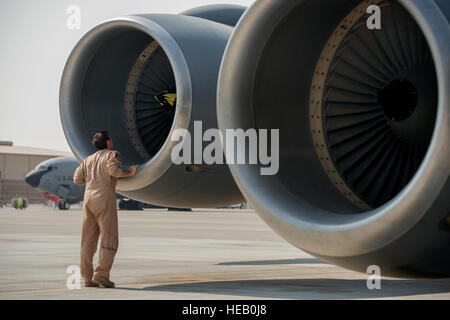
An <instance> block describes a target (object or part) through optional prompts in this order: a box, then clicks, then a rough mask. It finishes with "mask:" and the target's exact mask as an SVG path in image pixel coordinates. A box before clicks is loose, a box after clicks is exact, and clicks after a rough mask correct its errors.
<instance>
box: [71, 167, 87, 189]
mask: <svg viewBox="0 0 450 320" xmlns="http://www.w3.org/2000/svg"><path fill="white" fill-rule="evenodd" d="M73 182H74V183H75V184H76V185H77V186H81V185H83V184H85V183H86V173H85V170H84V161H83V162H82V163H81V164H80V165H79V166H78V168H77V169H76V170H75V173H74V174H73Z"/></svg>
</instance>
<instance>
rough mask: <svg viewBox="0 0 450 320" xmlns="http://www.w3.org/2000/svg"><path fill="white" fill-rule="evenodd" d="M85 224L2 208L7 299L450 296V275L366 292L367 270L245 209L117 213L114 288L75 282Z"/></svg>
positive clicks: (0, 239)
mask: <svg viewBox="0 0 450 320" xmlns="http://www.w3.org/2000/svg"><path fill="white" fill-rule="evenodd" d="M80 231H81V207H80V206H79V205H75V206H73V208H72V209H70V210H69V211H66V212H64V211H59V210H57V209H54V208H48V207H43V206H31V207H29V208H27V209H25V210H15V209H12V208H0V257H1V258H0V259H1V260H0V299H199V300H202V299H450V280H448V279H444V280H440V279H439V280H405V279H392V278H382V280H381V289H380V290H369V289H368V288H367V278H368V276H369V275H367V274H360V273H356V272H352V271H348V270H345V269H342V268H339V267H336V266H333V265H329V264H326V263H323V262H321V261H319V260H317V259H316V258H314V257H312V256H310V255H309V254H307V253H304V252H302V251H301V250H299V249H297V248H295V247H293V246H291V245H290V244H288V243H287V242H285V241H284V240H283V239H281V238H280V237H279V236H278V235H276V234H275V233H274V232H273V231H272V230H271V229H270V228H269V227H267V226H266V225H265V224H264V222H262V220H261V219H260V218H259V217H258V215H257V214H256V213H255V212H253V211H252V210H239V209H233V210H227V209H224V210H221V209H217V210H194V211H193V212H168V211H166V210H160V209H147V210H144V211H119V235H120V241H119V251H118V253H117V256H116V260H115V263H114V266H113V269H112V272H111V279H112V280H113V281H115V282H116V288H114V289H106V288H84V287H83V283H82V285H81V289H68V288H67V284H66V282H67V278H68V277H69V276H70V274H68V273H66V272H67V268H68V267H69V266H71V265H75V266H77V265H78V264H79V251H80ZM445 254H448V253H445ZM96 260H97V259H95V260H94V261H96Z"/></svg>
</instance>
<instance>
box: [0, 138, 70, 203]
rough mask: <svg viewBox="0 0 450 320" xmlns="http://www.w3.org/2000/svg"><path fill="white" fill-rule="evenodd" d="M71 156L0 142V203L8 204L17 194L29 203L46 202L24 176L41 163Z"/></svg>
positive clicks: (62, 152)
mask: <svg viewBox="0 0 450 320" xmlns="http://www.w3.org/2000/svg"><path fill="white" fill-rule="evenodd" d="M71 155H72V153H70V152H64V151H56V150H49V149H40V148H32V147H19V146H14V145H13V143H12V142H10V141H0V202H2V203H8V202H10V201H11V199H12V198H14V197H15V196H16V194H17V195H19V196H22V197H25V198H27V199H28V201H29V202H30V203H45V202H46V201H47V200H45V199H44V198H43V197H42V195H41V194H40V193H39V192H38V191H37V190H36V189H34V188H32V187H30V186H29V185H28V184H27V183H26V182H25V180H24V179H25V176H26V175H27V173H28V172H30V171H31V170H32V169H34V168H35V167H36V166H37V165H38V164H39V163H41V162H42V161H45V160H48V159H51V158H55V157H67V156H71Z"/></svg>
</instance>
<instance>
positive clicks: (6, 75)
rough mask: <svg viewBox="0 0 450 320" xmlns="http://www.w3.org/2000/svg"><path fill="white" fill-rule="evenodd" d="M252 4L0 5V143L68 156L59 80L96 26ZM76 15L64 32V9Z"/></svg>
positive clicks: (109, 0)
mask: <svg viewBox="0 0 450 320" xmlns="http://www.w3.org/2000/svg"><path fill="white" fill-rule="evenodd" d="M253 2H254V0H120V1H119V0H115V1H113V0H70V1H68V0H1V1H0V39H1V50H0V140H12V141H14V144H15V145H21V146H33V147H41V148H49V149H56V150H66V151H70V149H69V146H68V145H67V142H66V139H65V137H64V133H63V130H62V126H61V122H60V119H59V106H58V96H59V81H60V79H61V74H62V71H63V68H64V64H65V62H66V60H67V58H68V56H69V54H70V52H71V50H72V49H73V47H74V46H75V44H76V43H77V42H78V40H79V39H80V38H81V37H82V36H83V35H84V34H85V33H86V32H88V31H89V30H90V29H91V28H93V27H94V26H95V25H97V24H99V23H101V22H102V21H104V20H106V19H109V18H114V17H119V16H122V15H125V14H133V13H178V12H181V11H183V10H186V9H189V8H193V7H197V6H201V5H206V4H217V3H229V4H240V5H244V6H249V5H250V4H252V3H253ZM71 5H76V6H78V7H79V8H80V10H81V28H80V29H79V30H77V29H72V30H71V29H69V28H68V27H67V20H68V18H69V14H68V13H67V9H68V7H69V6H71Z"/></svg>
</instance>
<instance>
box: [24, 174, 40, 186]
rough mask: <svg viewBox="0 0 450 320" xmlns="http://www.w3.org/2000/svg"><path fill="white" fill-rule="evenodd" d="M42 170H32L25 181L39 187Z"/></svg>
mask: <svg viewBox="0 0 450 320" xmlns="http://www.w3.org/2000/svg"><path fill="white" fill-rule="evenodd" d="M41 177H42V172H37V171H31V172H30V173H29V174H27V176H26V177H25V182H26V183H28V184H29V185H30V186H32V187H33V188H37V187H38V186H39V183H40V182H41Z"/></svg>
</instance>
